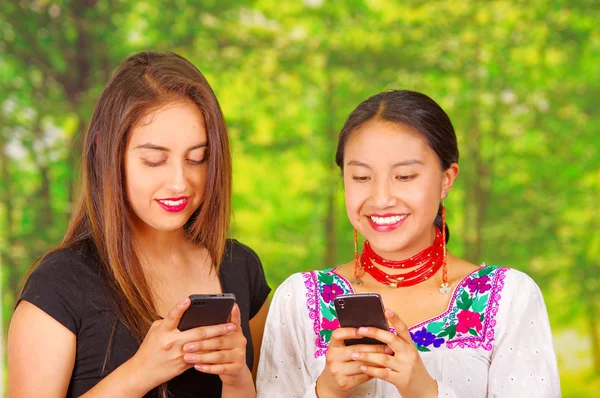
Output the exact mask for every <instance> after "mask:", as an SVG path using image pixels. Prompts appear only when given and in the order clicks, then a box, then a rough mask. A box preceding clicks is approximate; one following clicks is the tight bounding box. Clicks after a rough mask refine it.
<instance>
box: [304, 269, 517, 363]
mask: <svg viewBox="0 0 600 398" xmlns="http://www.w3.org/2000/svg"><path fill="white" fill-rule="evenodd" d="M507 270H508V268H502V267H498V266H484V267H482V268H480V269H478V270H477V271H475V272H473V273H471V274H470V275H468V276H467V277H465V278H464V279H463V280H462V281H461V282H460V283H459V284H458V286H457V287H456V289H455V291H454V294H453V296H452V298H451V299H450V304H449V306H448V310H447V311H445V312H444V313H442V314H441V315H439V316H437V317H435V318H432V319H428V320H426V321H424V322H421V323H420V324H418V325H415V326H413V327H411V328H410V330H409V331H410V336H411V338H412V339H413V342H414V343H415V346H416V347H417V349H418V350H419V351H423V352H427V351H431V349H432V348H440V347H446V348H448V349H453V348H457V347H458V348H465V347H470V348H482V349H484V350H486V351H490V350H492V348H493V345H492V343H493V341H494V328H495V326H496V320H495V317H496V313H497V312H498V305H499V301H500V292H501V291H502V288H503V287H504V278H505V277H506V275H505V274H506V271H507ZM303 276H304V284H305V286H306V289H307V294H306V299H307V301H306V305H307V307H308V313H309V317H310V319H311V320H312V321H313V330H314V333H315V335H316V336H317V337H316V339H315V345H316V348H317V349H316V352H315V358H318V357H320V356H322V355H325V354H326V353H327V347H328V346H329V341H330V340H331V334H332V333H333V331H334V330H335V329H337V328H338V327H339V321H338V319H337V313H336V311H335V306H334V299H335V298H336V297H337V296H339V295H340V294H346V293H354V290H353V289H352V286H351V285H350V282H348V281H347V280H346V279H345V278H343V277H341V276H339V275H338V274H336V273H335V269H333V268H331V269H327V270H322V271H312V272H305V273H303Z"/></svg>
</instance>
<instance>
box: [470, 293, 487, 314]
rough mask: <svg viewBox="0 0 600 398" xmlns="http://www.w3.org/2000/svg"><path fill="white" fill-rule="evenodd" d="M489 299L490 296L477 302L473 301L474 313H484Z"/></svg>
mask: <svg viewBox="0 0 600 398" xmlns="http://www.w3.org/2000/svg"><path fill="white" fill-rule="evenodd" d="M489 298H490V295H489V294H486V295H485V296H481V297H478V298H476V299H475V301H473V311H475V312H482V311H483V310H484V309H485V306H486V305H487V302H488V299H489Z"/></svg>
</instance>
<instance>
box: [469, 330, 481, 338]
mask: <svg viewBox="0 0 600 398" xmlns="http://www.w3.org/2000/svg"><path fill="white" fill-rule="evenodd" d="M469 333H471V334H472V335H473V336H479V334H478V333H477V330H475V329H473V328H470V329H469Z"/></svg>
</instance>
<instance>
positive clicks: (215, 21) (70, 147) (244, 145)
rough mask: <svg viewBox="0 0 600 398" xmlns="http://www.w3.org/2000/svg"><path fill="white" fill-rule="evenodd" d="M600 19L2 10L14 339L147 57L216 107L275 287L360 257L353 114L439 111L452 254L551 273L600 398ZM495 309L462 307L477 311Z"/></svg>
mask: <svg viewBox="0 0 600 398" xmlns="http://www.w3.org/2000/svg"><path fill="white" fill-rule="evenodd" d="M599 16H600V13H599V11H598V7H594V3H593V2H591V1H586V0H578V1H570V2H558V3H552V4H550V3H548V2H545V1H541V0H532V1H529V2H506V1H489V2H465V1H441V0H437V1H436V0H433V1H428V2H422V1H416V0H411V1H402V2H400V1H398V2H389V1H380V0H373V1H368V2H367V1H362V0H353V1H347V2H330V1H317V0H310V1H309V0H306V1H304V2H300V1H283V0H282V1H272V0H257V1H250V0H245V1H235V2H234V1H231V0H226V1H221V0H219V1H191V0H190V1H178V0H174V1H171V2H165V1H157V0H149V1H134V0H127V1H115V0H109V1H94V0H82V1H72V2H68V1H65V0H48V1H42V2H30V1H19V2H8V1H5V2H1V3H0V71H1V73H0V173H1V178H0V197H1V201H0V254H1V262H2V275H3V280H2V292H3V293H2V305H3V321H4V325H6V324H7V323H8V320H9V318H10V315H11V313H12V308H13V306H14V303H15V297H16V294H17V293H18V290H19V286H20V282H21V280H22V276H23V274H24V272H25V271H26V270H27V268H28V267H29V265H30V264H31V262H32V261H33V260H34V259H35V258H36V257H37V256H39V255H40V254H42V253H44V252H45V251H46V250H48V249H49V248H51V247H52V246H53V245H56V244H57V243H58V242H60V240H61V237H62V234H63V233H64V231H65V228H66V223H67V221H68V217H69V215H70V212H71V207H72V203H73V200H74V198H75V197H76V195H77V186H76V185H75V184H74V181H75V178H76V177H77V175H76V174H77V162H78V157H79V155H80V153H81V134H82V132H83V131H84V130H85V126H86V124H87V122H88V120H89V118H90V116H91V112H92V110H93V106H94V104H95V100H96V99H97V97H98V95H99V93H100V91H101V89H102V86H103V85H104V84H105V83H106V81H107V80H108V78H109V76H110V74H111V73H112V71H114V69H115V68H116V67H117V65H118V64H119V63H120V62H121V61H122V60H123V59H124V58H125V57H126V56H128V55H129V54H131V53H133V52H136V51H139V50H143V49H158V50H167V49H168V50H173V51H176V52H178V53H181V54H182V55H184V56H186V57H188V58H189V59H190V60H191V61H192V62H194V63H195V64H196V65H197V66H198V67H199V69H200V70H201V71H202V72H203V73H204V74H205V75H206V76H207V78H208V80H209V81H210V82H211V84H212V85H213V88H214V90H215V92H216V93H217V96H218V98H219V100H220V103H221V106H222V108H223V111H224V114H225V116H226V119H227V122H228V126H229V133H230V137H231V141H232V151H233V158H234V193H233V201H234V212H235V214H234V223H233V226H232V231H231V234H232V235H233V236H235V237H236V238H238V239H240V240H241V241H242V242H244V243H246V244H248V245H249V246H251V247H252V248H254V249H255V250H256V251H257V252H258V254H259V255H260V256H261V258H262V260H263V263H264V266H265V269H266V273H267V278H268V280H269V282H270V283H271V285H272V286H273V287H276V286H277V285H278V284H280V283H281V282H282V281H283V280H284V279H285V278H286V277H288V276H289V275H290V274H292V273H294V272H298V271H302V270H309V269H315V268H326V267H331V266H335V265H338V264H340V263H343V262H347V261H350V260H351V259H352V251H353V244H352V229H351V226H350V224H349V222H348V220H347V217H346V213H345V207H344V202H343V186H342V182H341V179H340V176H339V170H337V168H336V166H335V163H334V153H335V148H336V144H337V142H336V138H337V134H338V132H339V130H340V128H341V126H342V124H343V123H344V121H345V118H346V117H347V115H348V114H349V113H350V112H351V110H352V109H353V108H354V107H355V106H356V105H357V104H358V103H359V102H360V101H362V100H364V99H366V98H367V97H368V96H370V95H372V94H375V93H377V92H379V91H381V90H384V89H388V88H408V89H414V90H417V91H421V92H425V93H427V94H429V95H430V96H432V97H433V98H434V99H435V100H436V101H438V102H439V103H440V104H441V105H442V107H443V108H444V109H445V110H446V111H447V112H448V114H449V115H450V117H451V119H452V120H453V123H454V126H455V128H456V131H457V134H458V137H459V145H460V149H461V160H460V165H461V173H460V176H459V179H458V181H457V185H456V186H455V188H454V189H453V191H452V192H451V195H450V197H449V198H448V200H447V202H446V204H447V208H448V220H449V225H450V228H451V231H452V239H451V242H450V247H449V248H450V250H451V251H452V252H453V253H455V254H457V255H460V256H462V257H464V258H466V259H468V260H470V261H472V262H481V261H483V260H487V261H490V262H492V263H494V264H505V265H508V266H512V267H514V268H517V269H519V270H522V271H524V272H527V273H528V274H529V275H531V276H532V277H533V278H534V280H535V281H536V282H537V283H538V285H539V286H540V287H541V289H542V291H543V293H544V296H545V298H546V303H547V306H548V309H549V315H550V321H551V324H552V326H553V329H554V331H555V333H556V332H558V331H563V330H570V329H577V330H578V331H579V332H581V333H582V335H583V336H587V338H588V339H589V340H590V342H591V347H592V348H591V350H590V352H589V355H588V359H587V360H589V361H590V365H589V366H588V368H589V372H588V373H589V374H590V375H591V376H586V377H587V379H585V380H584V379H583V376H581V377H578V376H577V375H578V374H580V373H575V372H571V371H570V368H565V367H561V372H562V375H563V378H564V382H563V389H564V393H565V396H584V395H585V394H586V393H589V394H591V392H592V391H593V389H592V388H593V386H594V385H595V386H596V388H597V385H598V375H599V374H600V336H598V330H599V326H598V323H599V318H598V311H599V308H598V303H599V302H600V294H599V291H600V289H599V287H600V273H599V271H598V270H599V269H600V268H599V265H600V264H599V262H598V259H599V258H600V235H599V234H598V233H597V232H596V231H597V230H598V228H599V226H600V216H599V215H598V212H597V211H596V208H597V205H596V203H597V200H598V194H599V193H600V153H599V152H600V140H599V139H598V135H597V126H598V125H599V124H600V112H599V111H598V106H597V101H598V98H600V68H598V64H599V61H600V33H599V30H598V29H597V26H598V20H599ZM574 298H577V299H574ZM479 300H480V299H478V300H475V301H474V302H473V301H472V299H471V298H469V297H466V298H460V300H459V305H462V307H461V308H463V307H464V308H463V309H469V308H470V307H471V306H472V308H473V309H474V310H476V309H477V308H479V305H480V301H479ZM430 326H431V324H430ZM431 327H433V326H431ZM450 332H452V331H449V332H448V333H450ZM454 333H455V331H454ZM450 337H451V336H450ZM557 349H558V353H559V358H562V357H565V358H568V357H569V355H571V351H570V350H569V347H568V345H567V346H558V347H557ZM562 363H563V361H561V366H563V365H562ZM581 374H584V372H581ZM586 374H587V373H586ZM590 380H591V381H590Z"/></svg>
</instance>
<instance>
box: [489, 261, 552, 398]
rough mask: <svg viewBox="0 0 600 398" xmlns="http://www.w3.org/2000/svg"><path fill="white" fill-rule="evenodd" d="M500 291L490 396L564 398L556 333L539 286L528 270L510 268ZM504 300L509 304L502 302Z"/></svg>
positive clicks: (490, 374) (491, 367)
mask: <svg viewBox="0 0 600 398" xmlns="http://www.w3.org/2000/svg"><path fill="white" fill-rule="evenodd" d="M500 294H501V295H502V298H501V301H500V308H499V310H498V316H497V325H498V329H497V334H496V344H495V347H494V351H493V353H492V358H491V365H490V371H489V385H488V397H490V398H500V397H502V398H505V397H506V398H508V397H510V398H513V397H539V398H554V397H560V396H561V393H560V381H559V376H558V366H557V362H556V355H555V353H554V346H553V344H552V333H551V331H550V323H549V321H548V313H547V311H546V306H545V304H544V299H543V297H542V293H541V292H540V289H539V287H538V286H537V285H536V284H535V282H534V281H533V280H532V279H531V278H530V277H529V276H527V275H525V274H524V273H522V272H519V271H516V270H510V271H509V272H508V273H507V277H506V280H505V289H503V290H502V291H501V292H500ZM504 300H507V301H505V303H506V304H508V305H505V306H503V305H502V301H504Z"/></svg>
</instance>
